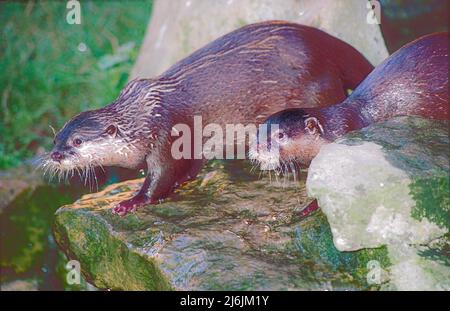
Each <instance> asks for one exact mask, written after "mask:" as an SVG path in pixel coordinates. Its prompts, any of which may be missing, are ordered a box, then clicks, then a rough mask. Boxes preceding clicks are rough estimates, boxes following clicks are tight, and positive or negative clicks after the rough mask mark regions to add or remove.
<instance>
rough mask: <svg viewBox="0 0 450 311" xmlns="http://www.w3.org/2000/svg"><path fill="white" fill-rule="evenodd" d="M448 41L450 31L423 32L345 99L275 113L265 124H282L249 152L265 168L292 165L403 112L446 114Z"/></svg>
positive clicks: (440, 116) (304, 162)
mask: <svg viewBox="0 0 450 311" xmlns="http://www.w3.org/2000/svg"><path fill="white" fill-rule="evenodd" d="M448 45H449V42H448V33H438V34H432V35H428V36H425V37H422V38H419V39H417V40H416V41H413V42H411V43H409V44H407V45H405V46H404V47H402V48H401V49H399V50H398V51H397V52H395V53H394V54H392V55H391V56H390V57H389V58H387V59H386V60H385V61H384V62H383V63H381V64H380V65H378V66H377V67H376V68H375V70H374V71H372V72H371V73H370V74H369V75H368V76H367V78H366V79H364V81H363V82H362V83H361V84H360V85H359V86H358V87H357V88H356V89H355V90H354V91H353V93H352V94H351V95H350V96H349V97H348V98H347V99H346V100H345V101H343V102H342V103H340V104H337V105H333V106H329V107H327V108H311V109H291V110H285V111H282V112H279V113H277V114H275V115H273V116H271V117H270V118H269V119H268V120H266V122H265V124H266V125H272V124H276V125H277V126H278V130H276V131H274V132H273V133H270V134H269V135H268V138H269V139H268V140H267V143H263V142H259V143H258V144H257V145H256V150H255V149H252V150H250V158H251V159H253V160H256V161H257V162H259V163H260V165H261V167H262V168H264V169H273V170H282V171H284V170H291V169H292V168H294V169H295V167H294V166H295V165H300V166H308V165H309V164H310V162H311V160H312V159H313V158H314V157H315V156H316V155H317V153H318V152H319V150H320V148H321V146H322V145H324V144H328V143H330V142H332V141H334V140H335V139H336V138H338V137H341V136H342V135H344V134H346V133H348V132H350V131H353V130H357V129H360V128H363V127H366V126H368V125H369V124H372V123H375V122H379V121H383V120H387V119H389V118H392V117H395V116H404V115H412V116H422V117H425V118H430V119H438V120H448V119H449V111H448V110H449V102H448V73H449V72H448V70H449V69H448V68H449V67H448V56H449V55H448ZM268 128H270V127H269V126H268Z"/></svg>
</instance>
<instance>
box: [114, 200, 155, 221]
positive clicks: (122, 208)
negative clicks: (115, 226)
mask: <svg viewBox="0 0 450 311" xmlns="http://www.w3.org/2000/svg"><path fill="white" fill-rule="evenodd" d="M149 202H150V199H149V198H148V197H146V196H139V197H133V198H131V199H129V200H125V201H122V202H120V203H119V204H117V205H116V206H115V207H113V209H112V213H113V214H117V215H119V216H122V217H123V216H125V215H127V214H128V213H130V212H131V213H133V212H135V211H136V209H137V208H138V207H140V206H142V205H144V204H145V203H149Z"/></svg>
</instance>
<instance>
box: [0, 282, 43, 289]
mask: <svg viewBox="0 0 450 311" xmlns="http://www.w3.org/2000/svg"><path fill="white" fill-rule="evenodd" d="M0 290H1V291H5V292H8V291H27V292H29V291H37V290H38V281H37V280H34V279H30V280H15V281H11V282H7V283H5V284H0Z"/></svg>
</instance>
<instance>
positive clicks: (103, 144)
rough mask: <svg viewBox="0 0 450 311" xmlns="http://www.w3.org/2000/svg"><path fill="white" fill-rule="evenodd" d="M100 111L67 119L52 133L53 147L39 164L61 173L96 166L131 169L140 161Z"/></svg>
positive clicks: (114, 126) (117, 130)
mask: <svg viewBox="0 0 450 311" xmlns="http://www.w3.org/2000/svg"><path fill="white" fill-rule="evenodd" d="M100 113H101V112H99V111H87V112H83V113H81V114H79V115H77V116H75V117H74V118H72V119H71V120H70V121H69V122H67V123H66V124H65V125H64V127H63V128H62V129H61V130H60V131H59V132H58V133H57V135H56V136H55V140H54V148H53V150H52V151H51V152H50V154H49V157H48V159H46V161H45V162H44V163H43V164H42V166H43V167H44V169H46V170H50V171H52V172H54V173H58V174H60V175H63V174H64V173H67V172H72V173H73V172H74V171H78V172H80V171H84V170H89V169H92V168H93V167H96V166H122V167H127V168H134V167H137V166H138V165H139V164H141V163H142V160H141V159H140V158H139V157H138V156H137V153H136V152H134V153H133V152H132V151H134V147H133V146H132V145H131V144H129V143H127V142H126V141H125V140H124V139H123V138H122V135H121V133H120V130H119V128H118V126H117V125H116V124H114V122H112V121H108V120H111V118H108V117H104V116H102V115H100ZM104 120H107V121H106V122H105V121H104ZM132 153H133V156H131V154H132ZM138 158H139V159H138Z"/></svg>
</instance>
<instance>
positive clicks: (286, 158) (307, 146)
mask: <svg viewBox="0 0 450 311" xmlns="http://www.w3.org/2000/svg"><path fill="white" fill-rule="evenodd" d="M308 110H311V109H308ZM274 125H277V126H275V127H274ZM261 128H263V129H264V130H266V129H267V130H268V135H267V140H266V141H264V140H259V139H258V140H257V143H256V144H252V146H256V147H253V148H252V147H251V148H250V153H249V156H250V159H252V160H254V161H256V162H257V163H259V165H260V168H261V169H262V170H283V171H284V170H285V168H289V169H295V168H296V166H297V165H299V166H308V165H309V164H310V162H311V160H312V159H313V158H314V156H316V155H317V153H318V152H319V150H320V147H321V146H322V145H323V144H324V143H326V140H325V139H324V138H323V136H322V135H323V128H322V126H321V124H320V122H319V120H318V119H317V118H316V117H314V116H312V111H311V112H307V111H306V109H305V110H304V109H290V110H285V111H282V112H280V113H277V114H275V115H273V116H271V117H269V118H268V119H267V120H266V121H265V122H264V123H263V124H262V125H261V126H260V129H261ZM273 128H275V130H273ZM258 135H259V131H258Z"/></svg>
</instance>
